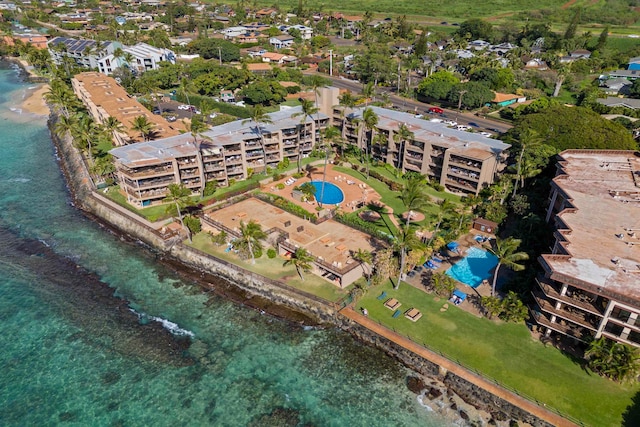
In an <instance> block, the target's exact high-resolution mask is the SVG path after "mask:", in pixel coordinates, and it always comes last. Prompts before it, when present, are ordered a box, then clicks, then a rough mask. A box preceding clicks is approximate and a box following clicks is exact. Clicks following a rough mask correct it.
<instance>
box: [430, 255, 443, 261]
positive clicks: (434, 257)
mask: <svg viewBox="0 0 640 427" xmlns="http://www.w3.org/2000/svg"><path fill="white" fill-rule="evenodd" d="M431 259H432V260H434V261H436V262H442V258H438V257H437V256H435V255H433V256H432V257H431Z"/></svg>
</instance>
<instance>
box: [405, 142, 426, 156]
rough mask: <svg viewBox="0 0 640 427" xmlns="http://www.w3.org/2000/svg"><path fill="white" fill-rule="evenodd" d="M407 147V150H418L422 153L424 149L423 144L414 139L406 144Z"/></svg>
mask: <svg viewBox="0 0 640 427" xmlns="http://www.w3.org/2000/svg"><path fill="white" fill-rule="evenodd" d="M407 149H408V150H412V151H418V152H420V153H422V152H423V151H424V144H422V143H418V142H415V141H411V142H410V143H409V145H407Z"/></svg>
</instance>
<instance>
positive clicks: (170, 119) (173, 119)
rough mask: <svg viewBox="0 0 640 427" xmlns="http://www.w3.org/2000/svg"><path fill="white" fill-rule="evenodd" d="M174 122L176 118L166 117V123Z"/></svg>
mask: <svg viewBox="0 0 640 427" xmlns="http://www.w3.org/2000/svg"><path fill="white" fill-rule="evenodd" d="M176 120H177V117H176V116H169V117H167V121H168V122H175V121H176Z"/></svg>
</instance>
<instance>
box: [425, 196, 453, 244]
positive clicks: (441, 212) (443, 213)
mask: <svg viewBox="0 0 640 427" xmlns="http://www.w3.org/2000/svg"><path fill="white" fill-rule="evenodd" d="M454 210H455V205H454V204H453V202H452V201H451V200H447V199H442V201H441V202H438V211H437V212H436V228H435V229H434V230H433V234H432V235H431V239H429V243H428V244H429V245H431V242H433V240H434V239H435V238H436V236H437V235H438V231H440V226H441V225H442V221H444V219H445V217H447V215H450V214H451V213H453V211H454Z"/></svg>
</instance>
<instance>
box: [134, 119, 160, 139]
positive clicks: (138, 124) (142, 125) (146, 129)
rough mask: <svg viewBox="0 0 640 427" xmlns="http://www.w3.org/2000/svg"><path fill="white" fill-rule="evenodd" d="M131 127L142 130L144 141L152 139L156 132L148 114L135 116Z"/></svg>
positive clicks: (141, 134)
mask: <svg viewBox="0 0 640 427" xmlns="http://www.w3.org/2000/svg"><path fill="white" fill-rule="evenodd" d="M131 129H132V130H135V131H138V132H140V136H142V139H143V140H144V141H149V140H151V137H152V135H153V134H154V130H153V124H152V123H151V122H150V121H149V119H148V118H147V116H144V115H142V116H137V117H134V118H133V121H132V122H131Z"/></svg>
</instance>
